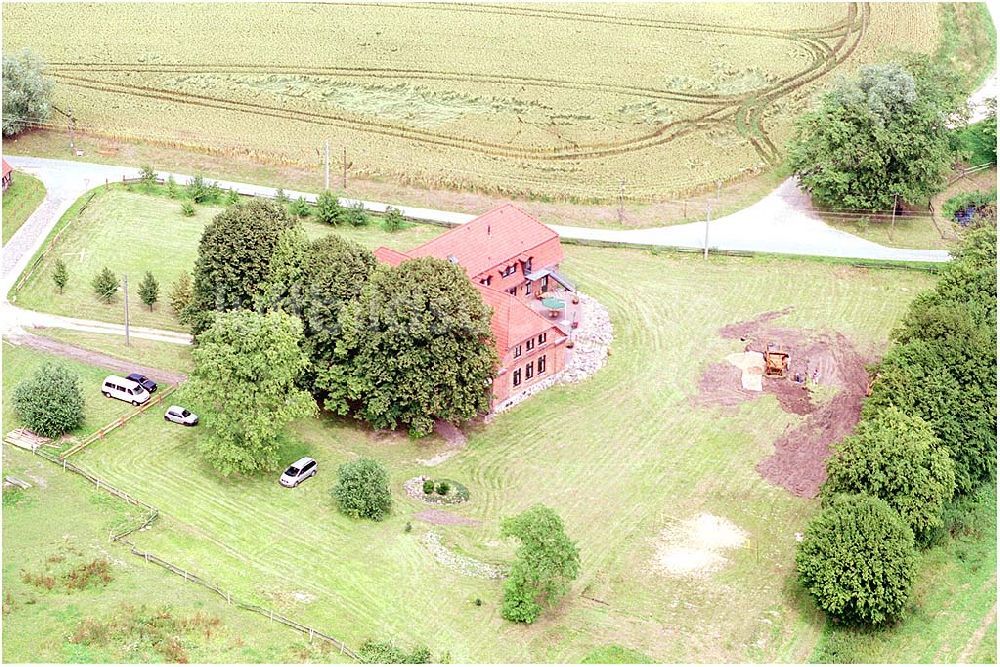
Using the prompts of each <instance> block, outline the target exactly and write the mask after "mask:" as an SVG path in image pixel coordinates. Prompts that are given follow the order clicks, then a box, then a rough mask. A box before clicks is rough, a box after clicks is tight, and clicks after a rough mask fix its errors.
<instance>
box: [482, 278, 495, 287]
mask: <svg viewBox="0 0 1000 667" xmlns="http://www.w3.org/2000/svg"><path fill="white" fill-rule="evenodd" d="M491 280H493V276H486V277H485V278H483V279H482V280H480V281H479V284H480V285H486V286H487V287H489V286H490V281H491Z"/></svg>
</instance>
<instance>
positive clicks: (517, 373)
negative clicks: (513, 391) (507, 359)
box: [514, 368, 521, 387]
mask: <svg viewBox="0 0 1000 667" xmlns="http://www.w3.org/2000/svg"><path fill="white" fill-rule="evenodd" d="M519 384H521V369H520V368H518V369H517V370H516V371H514V386H515V387H516V386H518V385H519Z"/></svg>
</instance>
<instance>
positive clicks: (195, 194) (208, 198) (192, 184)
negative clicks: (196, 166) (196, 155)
mask: <svg viewBox="0 0 1000 667" xmlns="http://www.w3.org/2000/svg"><path fill="white" fill-rule="evenodd" d="M187 191H188V196H189V197H190V198H191V201H193V202H194V203H195V204H204V203H206V202H213V201H217V200H218V199H219V197H220V196H221V195H222V188H220V187H219V184H218V183H216V182H215V181H212V182H208V181H206V180H205V178H204V177H203V176H202V175H201V174H198V175H197V176H195V177H194V178H192V179H191V180H190V181H188V185H187Z"/></svg>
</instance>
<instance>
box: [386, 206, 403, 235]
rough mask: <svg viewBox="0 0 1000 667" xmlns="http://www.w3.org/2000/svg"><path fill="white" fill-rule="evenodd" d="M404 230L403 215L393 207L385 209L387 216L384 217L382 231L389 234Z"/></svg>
mask: <svg viewBox="0 0 1000 667" xmlns="http://www.w3.org/2000/svg"><path fill="white" fill-rule="evenodd" d="M402 228H403V214H402V213H400V211H399V209H398V208H393V207H392V206H390V207H388V208H387V209H385V215H383V216H382V229H384V230H385V231H387V232H398V231H399V230H400V229H402Z"/></svg>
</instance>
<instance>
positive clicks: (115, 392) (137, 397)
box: [101, 375, 149, 405]
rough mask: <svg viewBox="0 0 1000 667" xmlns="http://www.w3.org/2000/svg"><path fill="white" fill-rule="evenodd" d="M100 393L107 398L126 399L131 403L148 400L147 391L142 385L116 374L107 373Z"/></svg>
mask: <svg viewBox="0 0 1000 667" xmlns="http://www.w3.org/2000/svg"><path fill="white" fill-rule="evenodd" d="M101 393H102V394H104V396H105V397H107V398H117V399H118V400H119V401H128V402H129V403H131V404H132V405H142V404H143V403H145V402H146V401H148V400H149V392H148V391H146V390H145V389H143V388H142V385H140V384H139V383H138V382H132V380H126V379H125V378H123V377H118V376H117V375H109V376H108V377H106V378H104V384H103V385H101Z"/></svg>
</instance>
